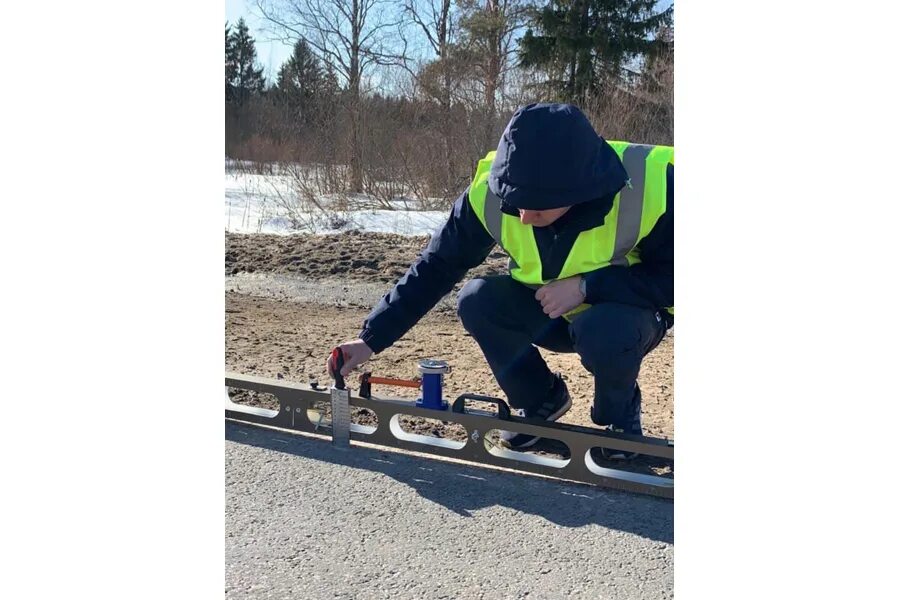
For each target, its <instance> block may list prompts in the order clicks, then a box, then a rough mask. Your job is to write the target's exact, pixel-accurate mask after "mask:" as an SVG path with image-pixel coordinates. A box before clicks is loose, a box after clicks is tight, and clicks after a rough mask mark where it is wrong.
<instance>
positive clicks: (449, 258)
mask: <svg viewBox="0 0 900 600" xmlns="http://www.w3.org/2000/svg"><path fill="white" fill-rule="evenodd" d="M493 247H494V239H493V238H492V237H491V236H490V234H489V233H488V232H487V230H486V229H485V228H484V226H483V225H482V224H481V221H479V220H478V216H477V215H476V214H475V212H474V211H473V210H472V207H471V206H470V205H469V198H468V191H466V192H464V193H463V194H462V195H461V196H460V197H459V198H457V200H456V202H455V203H454V204H453V209H452V210H451V211H450V217H449V218H448V219H447V222H446V223H444V225H443V226H442V227H441V228H440V229H439V230H437V231H436V232H435V233H434V235H432V237H431V241H430V242H429V243H428V246H426V247H425V250H424V251H423V252H422V254H421V255H420V256H419V258H418V259H416V262H414V263H413V264H412V266H411V267H410V268H409V270H408V271H407V272H406V274H405V275H404V276H403V277H401V278H400V280H399V281H398V282H397V284H396V285H395V286H394V288H393V289H392V290H391V291H390V292H388V293H387V294H385V296H384V297H383V298H382V299H381V301H380V302H379V303H378V305H377V306H376V307H375V308H374V309H373V310H372V312H371V313H369V316H368V317H366V320H365V322H364V323H363V329H362V331H361V332H360V334H359V337H360V339H362V340H363V341H364V342H365V343H366V345H368V346H369V348H371V349H372V351H373V352H376V353H378V352H381V351H382V350H384V349H385V348H387V347H389V346H390V345H391V344H393V343H394V342H396V341H397V340H398V339H400V338H401V337H403V335H404V334H405V333H406V332H407V331H409V330H410V329H411V328H412V327H413V326H414V325H415V324H416V323H418V322H419V319H421V318H422V317H423V316H425V313H427V312H428V311H429V310H431V309H432V308H433V307H434V305H435V304H437V303H438V301H439V300H440V299H441V298H443V297H444V296H445V295H446V294H447V293H448V292H450V290H452V289H453V286H454V285H456V284H457V283H458V282H459V281H460V280H462V278H463V277H464V276H465V274H466V272H467V271H468V270H469V269H471V268H473V267H476V266H478V265H480V264H481V263H482V262H484V260H485V258H487V256H488V254H490V252H491V249H492V248H493Z"/></svg>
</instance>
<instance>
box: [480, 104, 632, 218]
mask: <svg viewBox="0 0 900 600" xmlns="http://www.w3.org/2000/svg"><path fill="white" fill-rule="evenodd" d="M627 179H628V175H627V174H626V173H625V168H624V167H623V166H622V163H621V161H620V160H619V157H618V156H617V155H616V152H615V150H613V149H612V147H610V145H609V144H607V143H606V140H604V139H603V138H602V137H600V136H599V135H597V132H596V131H594V128H593V127H592V126H591V123H590V121H588V120H587V117H585V116H584V113H582V112H581V110H579V109H578V107H576V106H572V105H571V104H529V105H528V106H524V107H522V108H520V109H519V110H517V111H516V112H515V114H513V116H512V118H511V119H510V121H509V124H508V125H507V126H506V129H505V130H504V131H503V136H502V137H501V138H500V144H499V145H498V146H497V155H496V156H495V157H494V162H493V164H492V165H491V173H490V176H489V177H488V186H489V187H490V189H491V191H492V192H494V193H495V194H496V195H497V196H499V197H500V198H501V199H502V200H503V201H504V202H506V203H507V204H509V205H510V206H513V207H515V208H521V209H527V210H547V209H550V208H561V207H563V206H573V205H575V204H581V203H583V202H589V201H591V200H595V199H597V198H601V197H604V196H609V195H611V194H615V193H617V192H618V191H619V190H621V189H622V187H623V186H624V185H625V181H626V180H627Z"/></svg>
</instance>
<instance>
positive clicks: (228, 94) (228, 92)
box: [225, 21, 234, 102]
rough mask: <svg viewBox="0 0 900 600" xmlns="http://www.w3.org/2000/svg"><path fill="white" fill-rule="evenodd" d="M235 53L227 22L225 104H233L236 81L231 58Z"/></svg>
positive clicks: (226, 22)
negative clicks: (232, 86) (233, 88)
mask: <svg viewBox="0 0 900 600" xmlns="http://www.w3.org/2000/svg"><path fill="white" fill-rule="evenodd" d="M233 53H234V47H233V44H232V43H231V25H229V24H228V21H225V102H231V100H232V97H233V91H232V88H231V82H232V81H233V79H234V73H233V69H232V68H231V65H230V63H229V57H230V56H231V55H232V54H233Z"/></svg>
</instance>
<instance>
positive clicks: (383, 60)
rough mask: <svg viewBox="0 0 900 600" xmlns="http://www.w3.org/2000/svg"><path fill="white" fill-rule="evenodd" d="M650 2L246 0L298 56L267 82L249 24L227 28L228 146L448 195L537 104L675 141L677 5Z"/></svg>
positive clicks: (246, 155) (350, 184) (235, 153)
mask: <svg viewBox="0 0 900 600" xmlns="http://www.w3.org/2000/svg"><path fill="white" fill-rule="evenodd" d="M659 4H660V3H659V2H657V1H656V0H549V1H546V0H544V1H541V0H256V2H255V11H256V12H257V13H258V14H259V15H261V16H262V17H263V19H264V21H265V23H266V24H267V26H266V29H265V32H266V34H267V36H268V37H269V38H270V39H278V40H281V41H284V42H289V43H291V44H293V53H292V54H291V56H290V57H289V58H288V59H287V60H286V61H285V62H284V64H282V65H281V66H280V68H279V69H278V72H277V75H276V77H275V78H274V80H272V81H267V80H266V78H265V77H264V75H263V70H262V69H261V68H260V67H259V66H258V61H257V56H256V48H255V40H254V39H253V37H252V36H250V34H249V30H248V28H247V25H246V23H245V22H244V21H243V19H241V20H240V21H238V22H237V23H236V24H229V23H226V24H225V112H226V140H225V143H226V154H227V155H228V156H230V157H232V158H240V159H246V160H252V161H261V162H281V163H299V164H309V165H319V166H325V167H328V169H327V170H326V171H324V172H325V173H326V174H327V177H328V180H329V181H328V182H327V184H328V185H327V186H324V183H326V182H323V186H324V187H327V188H328V189H327V191H341V192H349V193H353V192H366V193H369V194H373V193H375V194H378V193H381V194H390V193H397V192H398V191H399V192H400V193H401V194H406V195H413V196H416V197H418V198H435V199H444V200H446V199H452V198H453V197H455V196H456V194H458V193H459V191H461V190H462V189H463V188H464V187H465V185H466V184H467V183H468V181H469V178H470V177H471V174H472V172H473V168H474V164H475V162H476V161H477V160H478V159H479V158H480V157H482V156H483V155H484V154H485V153H486V152H488V151H489V150H491V149H493V148H494V147H496V144H497V141H498V139H499V136H500V133H501V132H502V129H503V127H504V126H505V124H506V121H507V120H508V118H509V116H510V115H511V113H512V111H514V110H515V109H516V108H517V107H518V106H521V105H524V104H528V103H531V102H541V101H565V102H572V103H575V104H578V105H579V106H581V107H582V109H583V110H585V112H586V113H587V114H588V116H589V117H590V118H591V120H592V121H593V122H594V125H595V127H596V128H597V130H598V131H599V132H600V133H601V134H602V135H604V136H605V137H607V138H609V139H628V140H630V141H635V142H644V143H672V136H673V133H672V130H673V110H672V104H673V97H672V95H673V55H674V34H673V31H674V30H673V8H674V7H673V6H671V5H670V6H668V7H666V8H660V7H659ZM385 186H387V187H388V188H389V189H387V190H385V189H384V188H385ZM323 191H325V190H323Z"/></svg>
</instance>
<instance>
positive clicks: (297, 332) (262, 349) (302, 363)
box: [225, 232, 674, 470]
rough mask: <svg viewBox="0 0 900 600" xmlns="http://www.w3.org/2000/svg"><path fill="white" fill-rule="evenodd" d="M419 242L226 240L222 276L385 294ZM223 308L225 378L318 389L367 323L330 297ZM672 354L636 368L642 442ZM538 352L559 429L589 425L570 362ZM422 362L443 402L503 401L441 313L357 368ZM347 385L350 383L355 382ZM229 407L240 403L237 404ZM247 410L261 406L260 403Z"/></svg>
mask: <svg viewBox="0 0 900 600" xmlns="http://www.w3.org/2000/svg"><path fill="white" fill-rule="evenodd" d="M427 241H428V238H422V237H414V238H410V237H404V236H395V235H385V234H372V233H357V232H353V233H346V234H340V235H334V236H312V235H292V236H274V235H238V234H227V235H226V260H225V274H226V277H228V276H234V275H237V274H239V273H272V274H278V275H291V276H297V277H302V278H304V279H306V280H310V279H312V280H323V286H322V288H323V290H328V293H327V294H324V295H325V296H329V295H334V292H333V291H331V290H334V289H337V290H340V287H334V286H326V285H324V282H325V281H331V280H335V279H338V280H340V281H341V282H345V283H346V282H352V281H360V282H367V283H371V282H373V281H378V282H383V283H384V291H385V292H386V291H387V290H388V289H390V285H391V283H392V282H393V281H395V280H396V279H397V278H398V277H400V276H401V275H402V274H403V273H404V272H405V271H406V269H407V267H408V266H409V265H410V263H411V262H412V261H413V260H414V259H415V257H416V255H417V254H418V253H419V252H420V251H421V249H422V248H423V247H424V245H425V244H426V243H427ZM504 266H505V257H504V255H503V254H502V253H499V252H497V253H495V254H493V255H492V256H491V258H489V260H488V261H487V262H486V264H485V265H482V266H481V267H479V268H478V269H476V270H473V271H472V272H470V274H469V277H472V276H481V275H484V274H489V273H499V272H503V271H504ZM463 283H464V282H463ZM459 287H460V286H457V289H458V288H459ZM225 299H226V310H225V313H226V314H225V334H226V342H225V345H226V349H225V367H226V370H229V371H236V372H239V373H246V374H253V375H260V376H265V377H272V378H277V377H281V378H283V379H284V380H287V381H293V382H299V383H307V382H308V381H309V380H310V379H311V378H316V379H317V380H318V381H319V383H320V384H324V385H327V384H328V383H329V381H330V380H329V378H328V376H327V374H326V371H325V359H326V357H327V355H328V352H329V351H330V350H331V349H332V348H333V347H334V346H336V345H337V344H339V343H341V342H345V341H348V340H351V339H354V338H355V337H356V336H357V335H358V333H359V330H360V326H361V324H362V321H363V319H364V318H365V316H366V315H367V314H368V307H359V306H346V305H341V302H340V298H335V297H322V298H316V300H315V301H314V302H310V301H293V300H290V299H283V298H277V297H265V296H264V295H262V294H259V293H258V291H255V292H254V293H253V294H248V293H239V292H235V291H228V292H226V296H225ZM673 345H674V336H673V334H672V333H671V332H670V334H669V335H667V336H666V338H665V339H664V340H663V342H662V343H661V344H660V345H659V347H658V348H656V350H654V351H653V352H652V353H650V355H648V356H647V357H646V358H645V360H644V363H643V366H642V368H641V374H640V377H639V379H638V381H639V383H640V386H641V390H642V392H643V425H644V433H645V435H649V436H654V437H668V438H673V437H674V423H673V396H672V386H673ZM541 352H542V354H543V356H544V357H545V359H546V360H547V364H548V365H549V366H550V368H551V369H552V370H554V371H559V372H561V373H562V374H563V377H564V379H565V380H566V383H567V385H568V387H569V391H570V393H571V394H572V401H573V406H572V409H571V410H570V411H569V412H568V413H567V414H566V415H565V416H564V417H563V418H562V419H561V420H560V421H561V422H565V423H573V424H577V425H586V426H592V423H591V421H590V416H589V408H590V405H591V402H592V398H593V378H592V376H591V375H590V373H588V372H587V371H586V370H585V369H584V368H583V367H582V366H581V363H580V362H579V361H578V357H577V355H575V354H559V353H554V352H549V351H545V350H542V351H541ZM421 358H443V359H445V360H447V361H449V362H450V364H451V367H452V369H453V370H452V372H451V373H450V374H449V375H447V376H446V378H445V381H444V390H445V392H444V397H445V398H449V399H453V398H456V397H457V396H458V395H460V394H462V393H463V392H474V393H480V394H487V395H491V396H498V397H503V394H502V392H501V390H500V388H499V386H497V383H496V381H495V380H494V378H493V376H492V375H491V372H490V369H489V368H488V366H487V364H486V362H485V361H484V358H483V356H482V355H481V351H480V350H479V348H478V346H477V344H476V343H475V341H474V340H473V339H472V337H471V336H469V335H468V334H467V333H466V332H465V330H464V329H463V328H462V325H461V324H460V323H459V320H458V318H457V316H456V314H455V312H454V311H452V310H448V309H447V308H446V307H445V308H443V309H436V310H434V311H432V312H431V313H429V314H428V315H427V316H426V317H425V318H424V319H423V320H422V321H420V322H419V324H418V325H416V326H415V327H414V328H413V329H412V330H410V331H409V332H408V333H407V334H406V335H405V336H404V337H403V338H401V339H400V340H399V341H398V342H397V343H396V344H394V346H392V347H391V348H388V349H387V350H385V351H384V352H382V353H381V354H378V355H376V356H374V357H373V358H372V360H371V361H370V362H369V363H367V365H366V366H365V369H366V370H370V371H372V372H373V374H375V375H378V376H384V377H399V378H407V379H408V378H412V377H413V376H415V375H416V363H417V361H418V360H419V359H421ZM350 381H353V382H355V381H356V377H351V378H350ZM416 392H417V390H414V389H409V388H379V387H378V386H375V387H374V389H373V394H374V395H375V396H382V397H384V396H390V397H397V398H415V397H416V396H417V394H416ZM236 401H239V402H240V401H241V399H240V397H238V398H236ZM249 402H252V403H256V404H262V405H265V401H262V402H259V401H252V400H251V401H249ZM269 407H270V408H271V406H269ZM448 437H454V436H452V435H451V436H448ZM654 470H656V469H654Z"/></svg>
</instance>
